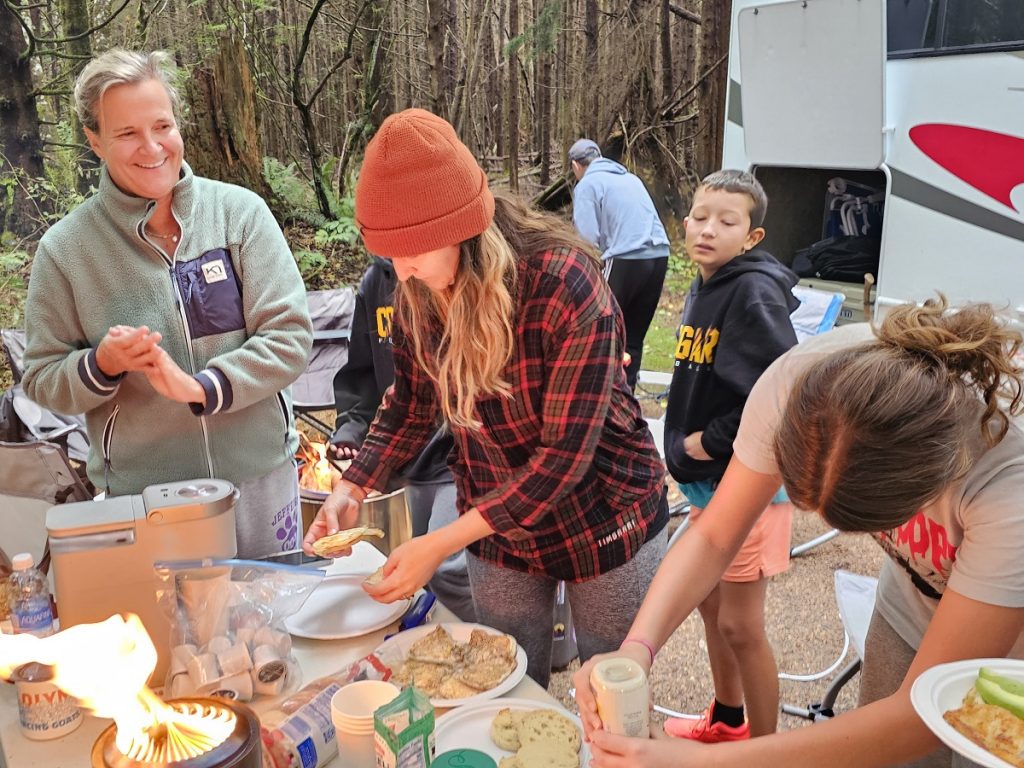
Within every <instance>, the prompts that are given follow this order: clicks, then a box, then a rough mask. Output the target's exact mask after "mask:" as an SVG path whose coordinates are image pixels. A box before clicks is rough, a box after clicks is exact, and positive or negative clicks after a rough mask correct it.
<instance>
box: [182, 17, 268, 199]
mask: <svg viewBox="0 0 1024 768" xmlns="http://www.w3.org/2000/svg"><path fill="white" fill-rule="evenodd" d="M187 89H188V92H189V103H190V104H191V107H192V109H191V114H190V115H189V118H190V119H189V122H188V123H187V124H186V125H185V126H183V127H182V133H183V134H185V146H186V148H187V152H188V161H189V165H191V166H192V169H193V170H194V171H195V172H196V174H198V175H200V176H208V177H210V178H214V179H219V180H221V181H226V182H230V183H232V184H238V185H239V186H243V187H248V188H249V189H251V190H253V191H254V192H257V193H258V194H260V195H261V196H263V197H264V198H268V199H269V197H270V190H269V189H268V188H267V185H266V182H265V181H264V180H263V145H262V142H261V138H260V132H259V130H258V128H257V123H256V89H255V86H254V85H253V81H252V73H251V71H250V69H249V58H248V56H246V53H245V48H244V46H243V45H242V41H241V40H240V39H239V38H237V37H234V36H231V35H225V36H223V37H221V39H220V41H219V45H218V51H217V55H216V59H215V61H214V62H213V63H212V66H211V65H207V66H200V67H197V68H195V69H193V70H192V74H191V77H190V78H189V81H188V85H187Z"/></svg>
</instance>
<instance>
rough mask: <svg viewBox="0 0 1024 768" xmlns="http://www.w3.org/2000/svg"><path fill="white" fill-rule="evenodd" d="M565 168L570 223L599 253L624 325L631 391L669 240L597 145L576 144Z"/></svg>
mask: <svg viewBox="0 0 1024 768" xmlns="http://www.w3.org/2000/svg"><path fill="white" fill-rule="evenodd" d="M569 162H570V164H571V166H572V172H573V174H574V175H575V176H576V181H577V183H576V190H575V191H574V192H573V204H572V221H573V224H574V225H575V226H576V229H577V231H578V232H579V233H580V234H581V235H582V236H583V237H584V238H585V239H586V240H589V241H590V242H592V243H593V244H594V245H595V246H597V250H598V251H600V253H601V259H602V261H603V263H604V276H605V279H607V280H608V285H609V286H610V287H611V289H612V293H613V294H614V296H615V300H616V301H618V302H619V307H620V308H621V309H622V317H623V320H625V323H626V352H628V353H629V358H628V361H627V363H626V379H627V380H628V382H629V386H630V387H631V388H635V387H636V378H637V374H638V373H639V371H640V360H641V358H642V357H643V352H644V336H646V335H647V329H648V328H649V327H650V325H651V320H653V319H654V311H655V310H656V309H657V308H658V301H659V300H660V299H661V289H662V287H663V286H664V284H665V273H666V272H667V271H668V250H669V242H668V236H667V235H666V234H665V227H664V225H663V224H662V223H661V218H660V217H659V216H658V211H657V210H656V209H655V207H654V201H653V200H651V196H650V194H648V192H647V188H646V187H645V186H644V183H643V182H642V181H641V180H640V179H639V178H637V177H636V176H635V175H634V174H632V173H630V172H629V171H627V170H626V169H625V168H624V167H623V166H621V165H620V164H619V163H616V162H615V161H614V160H609V159H608V158H606V157H601V150H600V148H599V147H598V146H597V144H596V143H594V142H593V141H591V140H590V139H580V140H579V141H577V142H576V143H575V144H573V145H572V146H571V147H570V148H569Z"/></svg>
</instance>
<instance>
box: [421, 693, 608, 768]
mask: <svg viewBox="0 0 1024 768" xmlns="http://www.w3.org/2000/svg"><path fill="white" fill-rule="evenodd" d="M506 708H508V709H518V710H530V709H552V710H554V711H555V712H558V713H559V714H561V715H565V716H566V717H568V718H569V719H570V720H572V721H573V722H574V723H575V724H576V727H577V728H579V731H580V738H581V739H582V738H583V726H582V725H581V724H580V721H579V718H578V717H576V716H575V715H573V714H572V713H570V712H568V711H567V710H565V709H564V708H563V707H562V706H560V705H559V704H556V703H555V702H543V701H532V700H530V699H492V700H490V701H484V702H480V703H477V704H473V705H469V706H465V707H459V709H456V710H454V711H452V712H449V713H448V714H446V715H442V716H441V717H439V718H438V719H437V724H436V725H435V726H434V739H435V740H436V743H437V752H438V754H441V753H442V752H446V751H448V750H450V749H476V750H479V751H481V752H483V753H484V754H485V755H488V756H490V757H492V758H494V761H495V762H500V761H501V758H503V757H509V756H511V755H512V754H513V753H512V752H506V751H505V750H504V749H501V748H499V747H497V746H495V744H494V742H493V741H491V736H490V733H491V723H492V722H493V721H494V717H495V715H497V714H498V712H499V711H500V710H502V709H506ZM589 764H590V750H589V749H588V748H587V745H586V743H585V742H584V744H583V746H582V747H581V748H580V765H581V766H583V768H586V766H588V765H589Z"/></svg>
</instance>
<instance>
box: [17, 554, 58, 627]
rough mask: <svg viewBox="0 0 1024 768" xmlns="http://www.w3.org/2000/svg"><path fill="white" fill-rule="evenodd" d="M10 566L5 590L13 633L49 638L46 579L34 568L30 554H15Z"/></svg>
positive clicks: (49, 618)
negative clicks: (6, 590) (6, 591)
mask: <svg viewBox="0 0 1024 768" xmlns="http://www.w3.org/2000/svg"><path fill="white" fill-rule="evenodd" d="M11 566H12V567H13V569H14V571H13V573H11V578H10V581H9V582H8V585H7V588H8V590H9V592H8V599H9V603H10V608H11V624H12V625H13V627H14V632H15V634H18V633H20V632H26V633H28V634H31V635H35V636H36V637H46V636H48V635H52V634H53V610H52V608H51V606H50V588H49V585H48V584H47V582H46V576H44V575H43V573H42V571H40V570H39V569H38V568H36V567H35V561H34V560H33V559H32V555H31V553H29V552H22V553H21V554H20V555H15V556H14V558H13V559H12V560H11Z"/></svg>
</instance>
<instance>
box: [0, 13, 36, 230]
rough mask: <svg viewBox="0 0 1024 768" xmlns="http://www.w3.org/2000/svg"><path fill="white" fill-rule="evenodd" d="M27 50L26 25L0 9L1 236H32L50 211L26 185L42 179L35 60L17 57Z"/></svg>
mask: <svg viewBox="0 0 1024 768" xmlns="http://www.w3.org/2000/svg"><path fill="white" fill-rule="evenodd" d="M24 48H25V38H24V36H23V35H22V31H21V26H20V25H19V24H18V23H17V22H16V20H15V18H14V15H13V14H12V13H11V11H10V10H8V9H7V8H6V7H0V231H4V230H8V231H11V232H13V233H15V234H16V235H19V236H23V237H27V236H29V235H31V234H33V233H34V232H35V231H36V230H37V229H39V228H41V222H40V221H39V218H40V213H45V212H46V211H40V210H39V207H38V204H37V203H36V202H34V201H33V200H32V198H31V197H30V196H29V194H28V191H27V189H26V184H25V183H24V181H25V178H26V177H27V178H39V177H41V176H42V175H43V154H42V147H43V143H42V140H41V138H40V135H39V114H38V113H37V112H36V100H35V97H34V96H33V85H32V67H31V60H30V59H23V58H21V56H20V55H19V53H18V52H19V51H21V50H23V49H24ZM8 180H10V181H8ZM8 184H10V186H8ZM5 187H6V188H5Z"/></svg>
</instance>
